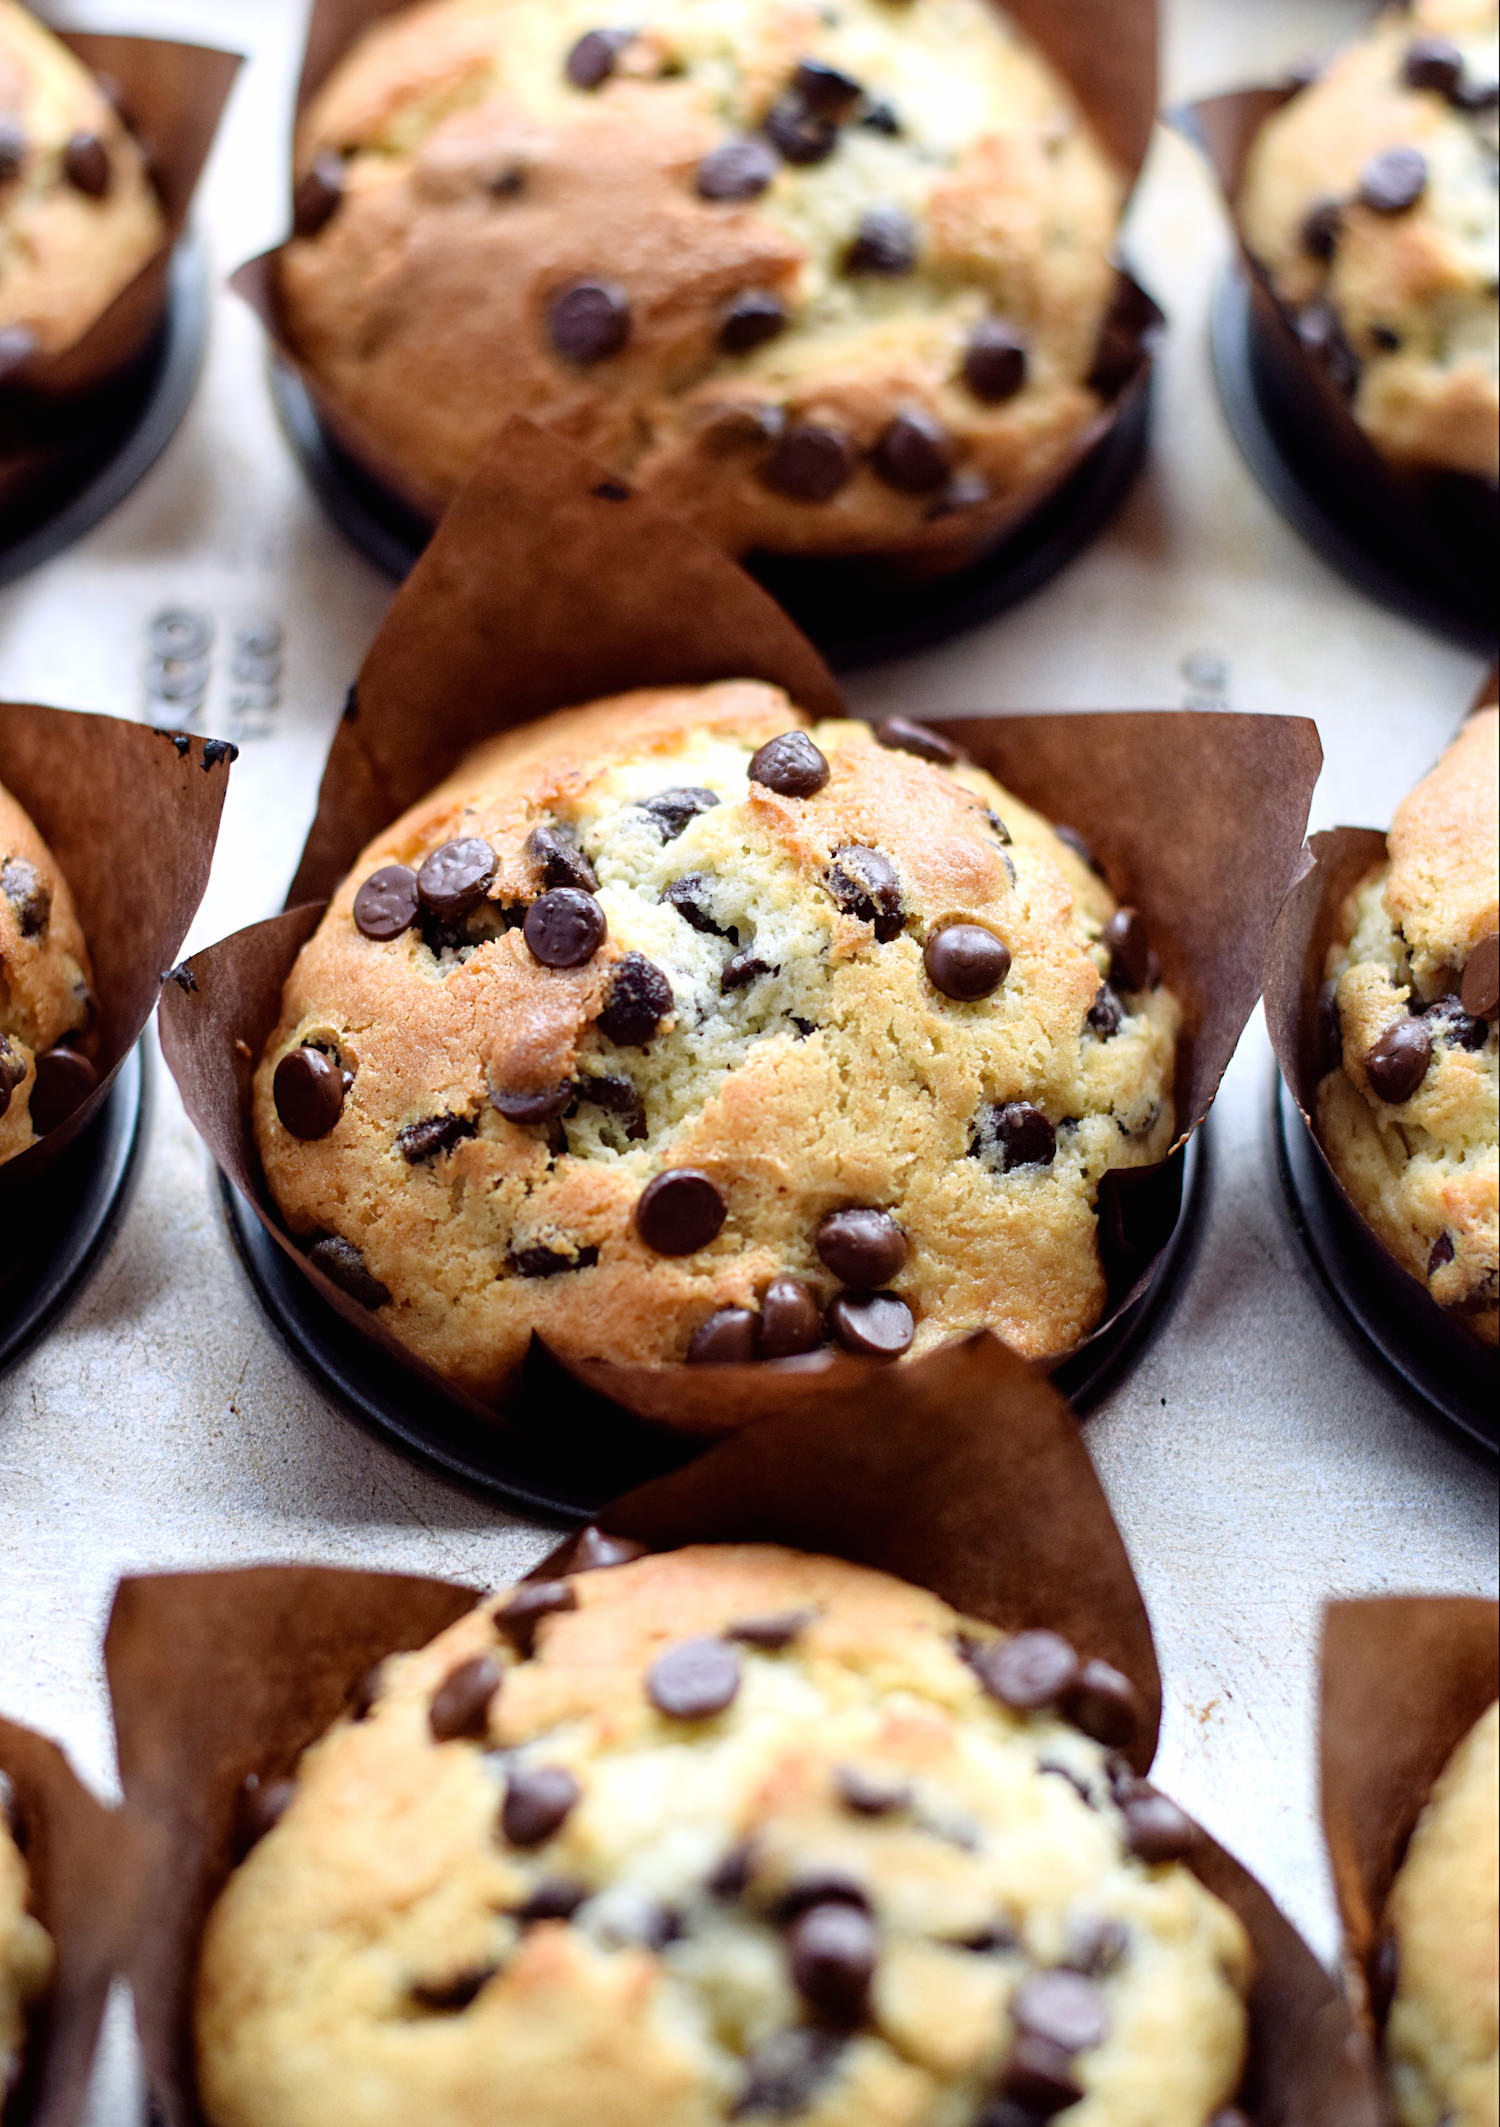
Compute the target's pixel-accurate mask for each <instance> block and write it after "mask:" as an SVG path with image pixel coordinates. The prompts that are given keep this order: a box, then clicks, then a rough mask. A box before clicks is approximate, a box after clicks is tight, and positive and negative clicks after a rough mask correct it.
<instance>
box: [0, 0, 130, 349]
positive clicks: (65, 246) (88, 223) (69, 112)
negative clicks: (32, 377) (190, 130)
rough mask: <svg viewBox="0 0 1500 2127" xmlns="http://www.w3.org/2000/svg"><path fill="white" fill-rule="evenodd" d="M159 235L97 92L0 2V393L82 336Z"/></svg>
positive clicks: (126, 146)
mask: <svg viewBox="0 0 1500 2127" xmlns="http://www.w3.org/2000/svg"><path fill="white" fill-rule="evenodd" d="M164 236H165V224H164V222H163V219H162V213H161V208H160V205H159V203H158V201H157V198H156V194H155V191H154V190H153V188H152V185H151V180H150V177H149V175H148V173H147V170H146V165H145V161H144V159H143V157H142V155H141V151H140V149H139V147H138V146H137V144H136V142H135V141H134V139H132V137H131V135H130V134H129V132H128V131H127V130H126V128H125V126H124V125H123V124H122V123H121V121H120V118H119V116H118V115H117V113H116V112H115V111H114V110H113V108H112V107H111V105H110V104H109V102H108V101H107V100H106V98H105V96H104V94H103V92H102V91H101V89H100V87H99V85H98V83H97V82H96V81H95V80H94V78H93V76H92V75H91V74H90V73H89V72H88V70H87V68H85V67H83V66H81V65H80V64H79V62H78V61H77V60H76V59H75V58H74V57H73V54H72V53H71V52H70V51H68V50H67V48H66V47H65V46H64V45H61V44H59V43H58V41H57V39H56V38H55V37H54V36H52V34H51V32H50V31H48V30H46V29H44V28H43V26H42V24H41V23H40V22H38V21H37V20H36V19H35V17H34V16H32V15H31V14H29V13H28V12H27V11H26V9H25V8H24V7H22V6H20V5H19V0H0V384H3V383H4V382H5V380H6V378H7V376H9V375H10V374H11V373H12V372H13V371H15V370H17V369H19V368H20V366H21V364H22V363H23V362H26V361H28V360H30V359H31V357H32V356H34V355H44V356H45V355H57V354H62V353H65V352H66V351H67V349H68V348H70V347H72V346H73V344H74V343H75V341H77V340H79V339H81V338H82V336H83V334H84V333H85V332H86V331H87V330H88V328H89V327H90V326H91V325H92V324H93V323H94V322H95V320H96V319H97V318H98V317H100V316H101V315H102V313H103V312H104V311H105V310H107V309H108V308H109V305H110V304H111V303H112V302H113V301H114V299H115V297H116V296H117V295H118V294H119V293H120V292H121V290H122V289H123V288H124V287H125V286H126V285H127V283H128V282H130V281H132V280H133V279H134V278H135V276H136V274H137V273H138V272H139V271H140V269H141V267H142V266H144V265H145V263H146V261H147V259H148V258H150V256H151V254H152V253H153V252H154V251H155V250H156V249H157V248H158V246H159V245H160V244H161V243H162V241H163V238H164Z"/></svg>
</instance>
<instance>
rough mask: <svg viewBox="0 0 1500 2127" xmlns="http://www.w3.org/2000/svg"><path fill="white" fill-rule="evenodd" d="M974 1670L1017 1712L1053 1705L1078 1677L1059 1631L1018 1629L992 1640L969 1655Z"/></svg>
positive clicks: (991, 1691) (1072, 1653) (1070, 1649)
mask: <svg viewBox="0 0 1500 2127" xmlns="http://www.w3.org/2000/svg"><path fill="white" fill-rule="evenodd" d="M970 1661H971V1666H972V1668H973V1670H974V1674H975V1675H976V1676H977V1677H978V1679H979V1681H980V1683H981V1684H982V1685H983V1686H984V1688H985V1690H986V1691H987V1692H988V1693H989V1694H990V1697H991V1698H993V1699H998V1701H999V1702H1000V1704H1001V1705H1002V1706H1009V1707H1010V1708H1011V1709H1012V1710H1013V1711H1014V1712H1017V1713H1036V1712H1039V1711H1040V1710H1041V1708H1042V1707H1044V1706H1055V1705H1056V1704H1057V1702H1058V1701H1059V1699H1061V1698H1062V1696H1063V1694H1064V1693H1065V1692H1067V1691H1070V1690H1071V1689H1072V1687H1073V1685H1074V1684H1076V1682H1077V1681H1078V1671H1079V1662H1078V1656H1077V1654H1076V1653H1075V1651H1074V1649H1073V1647H1072V1645H1071V1643H1070V1642H1069V1641H1067V1640H1065V1639H1064V1638H1063V1636H1062V1634H1061V1633H1060V1632H1047V1631H1044V1630H1042V1629H1040V1628H1039V1629H1038V1630H1036V1631H1033V1632H1018V1633H1017V1634H1016V1636H1015V1637H1014V1639H1009V1640H995V1641H993V1642H991V1643H990V1644H989V1645H987V1646H983V1647H979V1648H976V1649H975V1651H974V1653H973V1654H972V1656H971V1657H970Z"/></svg>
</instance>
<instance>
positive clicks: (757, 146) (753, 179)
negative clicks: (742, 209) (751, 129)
mask: <svg viewBox="0 0 1500 2127" xmlns="http://www.w3.org/2000/svg"><path fill="white" fill-rule="evenodd" d="M780 168H781V163H780V160H779V159H778V157H777V154H776V150H775V149H774V148H773V147H772V146H771V143H770V142H769V141H768V140H761V139H759V138H758V137H757V136H756V135H755V134H753V133H747V134H745V135H743V136H742V137H741V138H740V139H738V140H726V141H725V142H724V143H723V145H722V146H720V147H717V148H712V149H710V151H709V153H708V154H707V155H705V156H704V158H703V160H702V162H700V163H699V165H698V174H697V177H696V178H695V180H694V183H695V185H696V187H697V191H698V197H699V198H700V199H711V200H745V199H759V197H760V195H761V193H762V192H764V191H765V190H766V189H767V188H768V187H769V186H770V185H771V183H772V182H773V180H774V179H775V176H776V173H777V171H778V170H779V169H780Z"/></svg>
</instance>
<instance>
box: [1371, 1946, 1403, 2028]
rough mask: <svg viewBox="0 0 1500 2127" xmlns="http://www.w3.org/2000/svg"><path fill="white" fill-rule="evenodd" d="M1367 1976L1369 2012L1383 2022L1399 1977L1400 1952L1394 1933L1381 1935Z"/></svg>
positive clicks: (1393, 1997)
mask: <svg viewBox="0 0 1500 2127" xmlns="http://www.w3.org/2000/svg"><path fill="white" fill-rule="evenodd" d="M1368 1977H1369V1986H1370V2014H1371V2015H1372V2016H1373V2017H1374V2019H1375V2021H1376V2023H1377V2024H1384V2022H1385V2020H1386V2018H1387V2017H1388V2016H1389V2015H1390V2013H1391V2003H1392V2002H1393V2001H1394V2000H1395V1999H1396V1988H1397V1985H1398V1984H1399V1982H1400V1978H1401V1952H1400V1949H1399V1947H1398V1946H1397V1943H1396V1938H1395V1936H1394V1935H1382V1936H1381V1938H1380V1940H1379V1941H1378V1942H1377V1943H1376V1945H1375V1949H1374V1952H1373V1954H1372V1955H1371V1958H1370V1965H1369V1975H1368Z"/></svg>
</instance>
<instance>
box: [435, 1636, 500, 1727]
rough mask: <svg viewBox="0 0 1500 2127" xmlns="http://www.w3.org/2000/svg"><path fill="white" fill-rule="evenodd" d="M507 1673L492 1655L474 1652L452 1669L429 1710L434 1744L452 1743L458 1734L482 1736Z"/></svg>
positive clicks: (440, 1686)
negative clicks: (491, 1708) (502, 1680)
mask: <svg viewBox="0 0 1500 2127" xmlns="http://www.w3.org/2000/svg"><path fill="white" fill-rule="evenodd" d="M503 1674H504V1672H503V1670H502V1669H501V1667H500V1664H499V1663H498V1662H497V1661H496V1660H495V1657H494V1656H493V1655H492V1654H475V1655H471V1656H470V1657H469V1659H468V1661H466V1662H460V1663H459V1664H458V1666H457V1668H455V1669H450V1670H449V1672H448V1674H447V1675H446V1676H445V1677H444V1678H443V1681H442V1683H441V1684H439V1686H438V1688H437V1690H436V1691H435V1692H434V1693H433V1694H432V1704H431V1705H430V1706H429V1707H428V1709H427V1725H428V1727H429V1728H430V1729H431V1730H432V1740H433V1741H434V1743H451V1742H453V1741H454V1740H455V1739H456V1738H457V1737H459V1736H470V1737H479V1736H482V1735H483V1734H484V1733H485V1731H486V1729H487V1728H488V1726H489V1714H490V1707H491V1705H492V1704H493V1702H494V1697H495V1694H496V1692H497V1691H498V1690H499V1689H500V1680H501V1677H502V1676H503Z"/></svg>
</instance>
